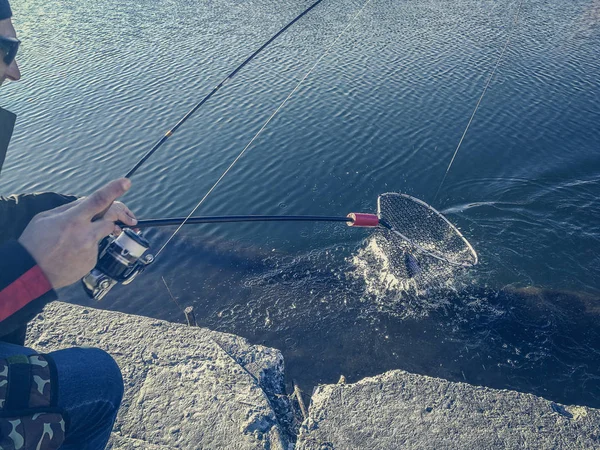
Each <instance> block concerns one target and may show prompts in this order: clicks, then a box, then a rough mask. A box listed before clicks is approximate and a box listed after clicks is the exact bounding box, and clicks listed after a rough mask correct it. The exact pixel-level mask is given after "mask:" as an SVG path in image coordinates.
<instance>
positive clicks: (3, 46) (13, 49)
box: [0, 36, 21, 66]
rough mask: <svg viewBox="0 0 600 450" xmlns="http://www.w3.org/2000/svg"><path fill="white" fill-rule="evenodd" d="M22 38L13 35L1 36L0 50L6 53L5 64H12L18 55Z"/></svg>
mask: <svg viewBox="0 0 600 450" xmlns="http://www.w3.org/2000/svg"><path fill="white" fill-rule="evenodd" d="M20 43H21V41H20V40H18V39H17V38H13V37H7V36H0V51H2V53H3V54H4V58H2V60H3V61H4V64H6V65H7V66H10V65H11V64H12V62H13V61H14V60H15V57H16V56H17V51H18V50H19V44H20Z"/></svg>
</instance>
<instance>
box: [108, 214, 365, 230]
mask: <svg viewBox="0 0 600 450" xmlns="http://www.w3.org/2000/svg"><path fill="white" fill-rule="evenodd" d="M183 222H185V223H186V225H192V224H202V223H229V222H346V223H348V222H354V219H352V218H351V217H339V216H205V217H190V218H189V219H187V221H186V218H185V217H172V218H166V219H144V220H139V221H138V223H137V225H136V226H135V228H150V227H168V226H175V225H181V224H182V223H183ZM117 225H119V226H121V227H126V225H125V224H122V223H117Z"/></svg>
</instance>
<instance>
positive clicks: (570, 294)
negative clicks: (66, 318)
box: [1, 0, 600, 407]
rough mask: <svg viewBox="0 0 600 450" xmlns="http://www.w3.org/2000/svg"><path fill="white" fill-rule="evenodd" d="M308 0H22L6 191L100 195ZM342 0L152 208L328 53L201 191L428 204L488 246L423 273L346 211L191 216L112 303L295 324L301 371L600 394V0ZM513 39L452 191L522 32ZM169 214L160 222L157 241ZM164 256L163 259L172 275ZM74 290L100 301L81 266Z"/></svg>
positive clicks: (283, 344) (201, 175) (150, 168)
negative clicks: (426, 286) (439, 274)
mask: <svg viewBox="0 0 600 450" xmlns="http://www.w3.org/2000/svg"><path fill="white" fill-rule="evenodd" d="M310 3H311V1H291V0H285V1H277V2H274V1H267V0H255V1H252V2H242V1H234V0H214V1H199V0H195V1H194V0H170V1H163V2H156V1H151V0H137V1H134V2H120V1H115V0H101V1H91V0H61V1H58V0H45V1H44V2H40V1H36V0H14V1H13V9H14V11H15V25H16V28H17V30H18V33H19V37H20V38H21V39H22V41H23V44H22V47H21V49H22V50H21V53H20V55H19V57H20V64H21V67H22V72H23V80H22V81H21V82H20V83H11V84H8V85H6V86H3V87H2V90H1V95H2V103H1V106H3V107H5V108H8V109H10V110H12V111H14V112H16V113H18V115H19V120H18V123H17V128H16V131H15V135H14V137H13V141H12V144H11V148H10V149H9V154H8V156H7V160H6V163H5V166H4V169H3V172H2V178H1V183H2V184H1V186H2V193H4V194H7V193H12V192H25V191H32V190H55V191H58V192H63V193H76V194H82V195H83V194H87V193H89V192H91V190H92V189H93V188H95V187H97V186H100V185H101V184H103V183H104V182H106V181H108V180H110V179H112V178H115V177H118V176H121V175H123V174H124V173H126V172H127V170H128V169H129V168H130V167H131V166H133V164H134V163H135V162H136V161H137V159H138V158H139V157H140V156H141V155H142V154H144V153H145V151H146V150H147V149H148V148H149V147H150V146H151V145H152V144H153V143H154V142H155V141H156V140H158V139H159V138H160V136H162V134H163V133H164V132H165V131H166V130H168V129H169V128H170V127H171V126H172V125H174V124H175V122H176V121H177V120H178V119H179V118H181V116H183V114H184V113H185V112H187V111H188V110H189V109H190V108H191V107H192V106H193V105H194V104H195V103H196V102H197V101H199V99H201V98H202V97H203V96H204V95H205V94H206V93H208V92H209V91H210V89H211V88H212V87H213V86H214V85H215V84H216V83H218V82H219V81H220V80H221V79H222V78H223V77H224V76H225V75H226V74H227V73H229V72H230V71H231V70H232V69H233V68H234V67H235V66H236V65H237V64H239V63H240V62H241V61H242V60H243V59H244V58H245V57H246V56H248V55H249V54H250V53H252V52H253V51H254V50H255V49H257V48H258V47H259V46H260V45H261V44H262V43H263V42H264V41H266V40H267V39H268V38H269V37H270V36H272V35H273V34H274V33H275V32H277V31H278V30H279V29H280V28H281V27H282V26H284V25H285V24H286V23H288V22H289V21H290V20H291V19H292V18H293V17H295V16H296V15H297V14H299V13H300V12H301V11H302V10H304V9H305V8H306V7H307V6H308V5H309V4H310ZM363 5H364V2H363V1H355V0H335V1H327V0H326V1H324V2H323V3H322V4H321V5H319V6H318V7H317V8H316V9H315V10H314V11H312V12H311V13H310V14H309V15H308V16H306V17H305V18H303V19H302V20H301V21H300V22H298V23H297V24H296V25H295V26H293V27H292V28H291V29H290V30H288V32H286V33H285V34H284V35H283V36H282V37H281V38H280V39H279V40H277V41H276V42H275V43H273V44H272V45H271V46H270V47H269V48H268V49H267V50H266V51H264V52H263V53H262V54H261V55H260V56H259V57H258V58H256V59H255V60H254V61H253V62H252V63H250V64H249V65H248V66H247V67H246V68H245V69H244V70H243V71H242V72H241V73H240V74H239V75H238V76H237V77H236V78H235V79H233V80H232V81H231V82H230V83H229V84H227V85H226V86H225V87H224V88H223V89H221V90H220V91H219V93H218V94H217V95H216V96H215V97H213V99H211V101H209V102H208V103H207V104H206V105H205V106H204V107H203V108H202V109H201V110H200V111H199V112H198V113H197V114H196V115H195V116H194V117H193V118H192V119H190V121H189V122H188V123H186V124H185V125H184V127H182V128H181V129H180V131H178V132H177V134H176V135H175V136H174V137H173V138H172V139H171V140H170V141H169V142H168V143H167V144H166V145H165V146H164V147H163V148H162V149H161V150H160V151H159V152H158V153H157V154H156V155H155V156H154V157H153V158H152V159H150V160H149V161H148V163H147V164H146V165H145V166H144V167H143V169H141V170H140V172H138V173H137V174H136V175H135V176H134V177H133V180H132V181H133V184H134V186H133V189H132V190H131V192H130V193H128V194H127V196H126V197H125V198H124V201H125V202H126V203H127V204H128V205H129V206H130V207H131V208H132V209H133V210H134V211H135V212H136V213H137V215H138V217H140V218H151V217H154V218H158V217H165V216H177V215H187V214H188V213H189V211H190V210H191V209H192V208H193V207H194V205H195V204H196V203H197V202H198V201H199V199H200V198H201V197H202V196H203V195H204V194H205V192H206V191H207V190H208V189H209V188H210V186H211V185H212V184H213V183H214V182H215V181H216V179H217V178H218V177H219V176H220V174H221V173H222V172H223V170H224V169H225V168H226V167H227V166H228V165H229V164H230V162H231V161H232V160H233V158H235V156H237V155H238V154H239V152H240V151H241V150H242V149H243V148H244V146H245V145H246V144H247V143H248V142H249V140H250V139H251V138H252V136H253V135H254V134H255V133H256V132H257V131H258V129H259V128H260V127H261V126H262V124H263V123H264V122H265V120H266V119H267V118H268V116H269V115H270V114H271V113H272V112H273V111H274V110H275V108H276V107H277V106H278V105H279V104H280V103H281V101H283V99H285V97H286V96H287V95H288V94H289V92H290V91H291V90H292V89H293V88H294V87H295V86H296V84H297V82H298V81H299V80H300V79H301V78H302V77H303V76H304V74H305V73H306V72H307V71H308V69H309V68H310V67H311V66H312V65H313V64H314V63H315V61H316V60H317V59H318V58H319V57H320V56H321V55H322V54H323V52H324V51H325V49H326V48H327V47H329V46H330V45H331V43H332V42H333V41H334V40H335V39H336V38H337V37H338V36H339V35H340V33H341V32H342V31H343V30H344V28H345V27H346V26H347V25H348V24H349V23H351V27H350V28H349V29H348V30H347V32H346V33H345V34H344V35H343V36H342V37H341V38H340V39H339V41H337V43H336V44H335V45H334V46H333V48H332V49H331V51H330V53H329V54H328V55H327V56H326V57H325V58H324V59H323V60H322V61H321V62H320V64H319V65H318V66H317V68H316V69H315V71H314V72H313V73H312V74H311V76H310V77H309V78H308V79H307V81H306V82H305V83H304V84H303V85H302V87H301V89H300V90H299V91H298V92H297V93H296V94H295V95H294V96H293V97H292V98H291V100H290V101H289V103H288V104H287V105H286V107H285V108H284V109H283V110H282V111H281V112H280V113H279V114H278V115H277V116H276V118H275V119H274V120H273V121H272V122H271V124H270V125H269V126H268V127H267V129H266V130H265V132H264V133H263V134H262V135H261V136H260V137H259V139H258V140H257V141H256V142H255V143H254V145H253V146H252V147H251V148H250V149H249V151H248V153H247V154H246V155H245V156H244V157H243V158H242V159H241V160H240V161H239V163H238V164H237V165H236V166H235V167H234V169H233V170H232V171H231V172H230V173H229V175H228V176H227V177H226V178H225V179H224V180H223V182H222V184H221V185H220V186H219V187H218V188H217V189H216V190H215V191H214V193H213V194H212V195H210V196H209V197H208V199H207V201H206V202H205V203H204V204H203V205H202V207H201V208H200V209H199V210H198V212H197V214H198V215H221V214H324V215H345V214H347V213H349V212H354V211H362V212H374V211H375V209H376V200H377V196H378V194H380V193H383V192H389V191H395V192H404V193H408V194H411V195H414V196H416V197H418V198H421V199H423V200H424V201H426V202H430V203H432V205H433V206H434V207H436V208H437V209H439V210H440V211H443V212H445V213H446V214H447V217H448V218H449V219H450V220H451V221H452V222H454V223H455V224H457V225H458V226H459V227H460V228H461V230H462V231H463V233H464V234H465V235H466V236H467V237H468V239H469V240H470V242H471V243H472V244H473V246H474V247H475V248H476V249H477V251H478V253H479V256H480V260H481V263H480V264H479V265H478V266H477V267H476V268H475V269H473V270H470V271H468V272H466V273H461V274H457V275H456V276H455V277H454V278H452V282H451V283H450V284H449V285H448V286H446V288H445V291H444V292H442V293H437V294H435V295H433V294H432V295H427V296H422V297H420V298H411V297H409V296H405V295H403V294H402V292H398V291H397V290H395V289H393V288H390V287H389V286H387V285H384V284H382V283H380V282H379V275H380V271H381V267H380V266H378V264H379V262H380V261H379V260H378V255H377V252H376V251H375V250H376V239H375V238H374V236H373V235H372V234H371V233H370V232H368V231H365V230H356V229H351V228H348V227H346V226H345V225H339V224H338V225H336V224H291V225H290V224H281V223H276V224H223V225H203V226H190V227H187V228H185V229H184V230H182V232H181V233H180V234H178V235H177V237H176V238H175V239H174V241H173V242H172V243H171V244H169V246H168V247H167V248H166V250H165V251H164V253H162V254H161V255H160V257H159V258H158V259H157V261H156V263H155V264H154V265H153V266H152V267H151V268H150V269H149V270H148V271H147V272H146V273H145V274H144V275H142V276H141V277H140V278H139V279H137V280H136V281H135V282H134V283H133V284H131V285H129V286H125V287H118V288H115V289H114V290H113V291H112V292H111V294H110V295H109V296H108V297H107V298H106V299H105V300H103V301H102V302H101V303H100V304H98V305H97V306H98V307H100V308H106V309H112V310H118V311H124V312H129V313H135V314H141V315H147V316H151V317H156V318H160V319H166V320H171V321H180V322H181V321H183V320H184V318H183V314H182V313H181V311H180V309H179V307H178V306H177V305H176V304H175V303H174V302H173V301H172V300H171V298H170V297H169V294H168V292H167V289H166V287H165V284H164V282H166V283H167V284H168V285H169V288H170V289H171V291H172V293H173V295H174V296H175V298H176V300H177V301H178V302H179V304H180V305H182V306H188V305H193V306H194V307H195V310H196V315H197V318H198V321H199V323H200V325H202V326H207V327H209V328H212V329H217V330H221V331H226V332H231V333H236V334H239V335H242V336H245V337H247V338H248V339H249V340H250V341H252V342H254V343H264V344H266V345H268V346H272V347H276V348H278V349H280V350H281V351H282V352H283V354H284V356H285V359H286V364H287V370H288V376H289V380H290V381H291V379H296V380H297V381H298V382H299V384H300V385H301V386H302V387H304V388H305V390H307V391H309V392H310V389H311V387H312V386H314V385H315V384H317V383H332V382H336V381H337V379H338V378H339V376H340V375H341V374H343V375H345V376H346V378H347V379H348V381H349V382H353V381H356V380H358V379H360V378H362V377H364V376H370V375H375V374H378V373H381V372H383V371H385V370H389V369H398V368H400V369H406V370H409V371H412V372H417V373H422V374H427V375H431V376H440V377H444V378H447V379H450V380H457V381H467V382H469V383H473V384H479V385H486V386H491V387H496V388H509V389H516V390H520V391H524V392H531V393H534V394H537V395H541V396H544V397H546V398H549V399H552V400H555V401H560V402H564V403H577V404H585V405H590V406H595V407H600V277H599V276H598V274H599V271H600V220H599V218H600V204H599V202H598V197H599V196H600V127H599V126H598V124H599V123H600V63H599V61H600V60H599V59H598V55H599V54H600V1H599V0H571V1H564V0H544V1H542V0H524V1H523V2H522V6H521V8H520V11H519V15H518V21H517V23H516V24H515V21H514V19H515V15H516V14H517V11H518V9H519V1H517V0H456V1H451V2H450V1H442V0H411V1H407V0H372V1H371V2H370V3H369V4H368V5H367V6H366V7H365V9H364V10H363V12H362V14H361V15H360V16H358V17H357V18H356V19H355V20H353V17H354V16H355V15H356V13H357V12H358V11H359V10H360V8H362V7H363ZM509 34H510V36H511V40H510V43H509V46H508V48H507V50H506V53H505V55H504V58H503V60H502V62H501V64H500V65H499V67H498V69H497V71H496V74H495V76H494V78H493V79H492V81H491V84H490V87H489V90H488V91H487V93H486V96H485V98H484V99H483V101H482V104H481V107H480V109H479V111H478V113H477V116H476V117H475V119H474V121H473V124H472V125H471V127H470V130H469V132H468V134H467V136H466V138H465V140H464V143H463V145H462V147H461V149H460V151H459V153H458V155H457V158H456V160H455V162H454V165H453V167H452V169H451V170H450V172H449V174H448V177H447V179H446V181H445V183H444V185H443V186H442V189H441V193H440V195H439V196H438V197H437V198H436V197H435V194H436V191H437V189H438V187H439V186H440V182H441V180H442V178H443V176H444V172H445V171H446V168H447V166H448V164H449V162H450V159H451V157H452V154H453V152H454V150H455V148H456V146H457V144H458V141H459V139H460V137H461V135H462V133H463V131H464V129H465V126H466V125H467V122H468V120H469V117H470V115H471V113H472V111H473V109H474V107H475V104H476V103H477V100H478V99H479V96H480V95H481V93H482V91H483V88H484V86H485V83H486V81H487V78H488V76H489V74H490V73H491V70H492V68H493V67H494V65H495V63H496V61H497V60H498V56H499V54H500V51H501V50H502V47H503V46H504V44H505V42H506V40H507V37H508V36H509ZM172 231H173V230H172V229H162V230H151V231H149V232H148V233H147V236H148V237H149V238H150V239H151V241H152V243H153V246H154V248H158V247H159V246H160V245H161V244H162V243H163V242H164V241H165V240H166V239H167V237H168V235H169V233H170V232H172ZM163 279H164V282H163ZM61 297H62V298H63V299H64V300H66V301H70V302H74V303H79V304H83V305H91V304H92V303H91V302H90V301H89V300H88V299H87V298H85V296H84V295H83V293H82V291H81V288H80V287H79V286H73V287H71V288H68V289H65V290H64V291H63V292H61Z"/></svg>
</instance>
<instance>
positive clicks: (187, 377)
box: [27, 302, 600, 450]
mask: <svg viewBox="0 0 600 450" xmlns="http://www.w3.org/2000/svg"><path fill="white" fill-rule="evenodd" d="M27 345H28V346H30V347H33V348H35V349H36V350H38V351H40V352H50V351H54V350H58V349H61V348H66V347H73V346H94V347H99V348H102V349H103V350H105V351H108V352H109V353H110V354H111V355H112V356H113V357H114V358H115V359H116V360H117V362H118V363H119V366H120V367H121V371H122V373H123V379H124V382H125V395H124V399H123V403H122V406H121V410H120V412H119V416H118V418H117V422H116V424H115V428H114V432H113V436H112V439H111V442H110V443H109V446H108V447H107V448H109V449H114V450H117V449H118V450H133V449H147V450H153V449H156V450H163V449H191V450H196V449H217V448H227V449H264V450H267V449H268V450H291V449H293V448H294V447H295V448H296V449H297V450H332V449H335V450H341V449H352V450H360V449H369V450H371V449H395V448H410V449H469V450H471V449H522V448H535V449H546V448H547V449H572V448H577V449H592V448H600V410H598V409H594V408H587V407H583V406H565V405H559V404H556V403H554V402H551V401H548V400H545V399H543V398H540V397H536V396H534V395H531V394H525V393H520V392H515V391H508V390H496V389H491V388H486V387H480V386H472V385H469V384H466V383H456V382H450V381H447V380H443V379H439V378H432V377H428V376H423V375H415V374H411V373H408V372H405V371H402V370H394V371H390V372H386V373H384V374H381V375H378V376H376V377H371V378H365V379H363V380H361V381H358V382H356V383H353V384H345V383H340V384H336V385H321V386H318V387H317V388H316V389H315V391H314V392H313V396H312V399H311V403H310V407H309V410H308V418H307V419H306V420H304V422H303V423H302V425H301V427H300V430H299V434H297V435H296V432H297V429H295V428H294V427H295V426H297V422H295V420H294V414H295V413H294V411H293V406H292V403H291V402H290V400H289V398H288V396H287V395H286V392H285V371H284V360H283V356H282V354H281V352H280V351H278V350H276V349H272V348H268V347H264V346H261V345H253V344H251V343H249V342H248V341H247V340H246V339H243V338H241V337H238V336H234V335H231V334H226V333H221V332H216V331H210V330H207V329H204V328H198V327H189V326H187V325H183V324H175V323H169V322H165V321H161V320H156V319H151V318H147V317H140V316H133V315H127V314H123V313H118V312H112V311H101V310H95V309H92V308H84V307H81V306H75V305H70V304H66V303H61V302H54V303H52V304H50V305H48V306H47V307H46V308H45V309H44V311H43V312H42V313H41V314H40V315H38V317H36V318H35V320H33V321H32V322H31V324H30V326H29V330H28V342H27ZM296 440H297V441H296ZM294 442H296V444H295V445H294Z"/></svg>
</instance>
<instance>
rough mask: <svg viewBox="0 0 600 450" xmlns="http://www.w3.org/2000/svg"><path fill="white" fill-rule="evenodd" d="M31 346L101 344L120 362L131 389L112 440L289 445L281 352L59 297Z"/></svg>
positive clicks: (130, 444)
mask: <svg viewBox="0 0 600 450" xmlns="http://www.w3.org/2000/svg"><path fill="white" fill-rule="evenodd" d="M27 345H28V346H30V347H33V348H35V349H37V350H39V351H43V352H49V351H53V350H57V349H60V348H66V347H71V346H93V347H99V348H102V349H104V350H106V351H108V352H109V353H110V354H111V355H113V357H114V358H115V359H116V360H117V362H118V363H119V366H120V367H121V370H122V373H123V378H124V381H125V397H124V400H123V404H122V407H121V411H120V413H119V417H118V420H117V423H116V425H115V433H113V434H114V436H113V440H112V442H111V445H110V447H109V448H114V449H122V450H129V449H139V448H144V449H163V448H182V449H200V448H227V449H287V446H288V439H287V436H286V431H283V432H282V430H281V427H280V424H279V421H278V417H277V416H276V414H275V411H274V407H275V409H282V410H283V411H286V410H289V406H288V405H285V404H282V403H281V402H285V401H287V399H286V398H285V397H284V396H280V395H279V394H283V393H284V384H283V380H284V375H283V369H284V368H283V357H282V355H281V353H280V352H279V351H277V350H274V349H270V348H266V347H262V346H258V345H251V344H249V343H248V342H247V341H246V340H245V339H242V338H240V337H237V336H233V335H229V334H225V333H218V332H213V331H210V330H206V329H202V328H196V327H193V328H192V327H188V326H185V325H181V324H173V323H169V322H164V321H160V320H155V319H149V318H144V317H139V316H131V315H126V314H121V313H116V312H108V311H100V310H94V309H91V308H83V307H79V306H73V305H68V304H64V303H60V302H54V303H52V304H50V305H48V306H47V307H46V309H44V311H43V312H42V314H40V315H39V316H38V317H37V318H36V319H35V320H34V321H33V322H32V323H31V324H30V329H29V331H28V342H27ZM270 399H272V401H273V404H274V405H273V406H272V405H271V402H270ZM284 428H285V427H284Z"/></svg>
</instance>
